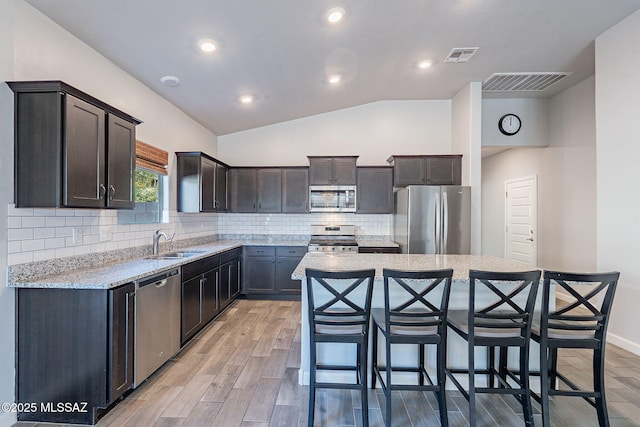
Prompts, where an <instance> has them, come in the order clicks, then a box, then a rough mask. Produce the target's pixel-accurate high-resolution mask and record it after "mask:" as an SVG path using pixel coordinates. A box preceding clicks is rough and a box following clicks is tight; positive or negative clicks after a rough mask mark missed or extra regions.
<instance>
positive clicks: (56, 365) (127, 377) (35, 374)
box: [16, 284, 135, 424]
mask: <svg viewBox="0 0 640 427" xmlns="http://www.w3.org/2000/svg"><path fill="white" fill-rule="evenodd" d="M16 295H17V302H16V307H17V312H16V324H17V328H16V331H17V332H16V333H17V336H16V341H17V345H16V347H17V364H16V376H17V403H19V404H22V405H21V406H22V408H23V409H24V411H22V412H19V413H18V420H19V421H40V422H52V423H73V424H95V423H96V422H97V421H98V419H99V418H100V417H101V416H102V415H103V414H104V413H105V412H106V408H108V407H109V406H110V405H111V404H112V403H114V402H115V401H116V400H118V399H119V398H120V397H121V396H122V395H123V394H124V393H125V392H126V391H127V390H129V389H130V388H131V386H132V384H133V334H134V315H135V306H134V304H135V288H134V285H133V284H127V285H123V286H121V287H118V288H114V289H18V290H17V293H16Z"/></svg>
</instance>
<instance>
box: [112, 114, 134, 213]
mask: <svg viewBox="0 0 640 427" xmlns="http://www.w3.org/2000/svg"><path fill="white" fill-rule="evenodd" d="M108 117H109V120H108V126H109V127H108V132H107V135H108V139H107V164H108V168H107V195H108V196H107V207H110V208H119V209H133V206H134V204H135V196H134V188H133V180H134V173H135V169H136V127H135V126H134V125H133V123H130V122H128V121H126V120H123V119H121V118H120V117H117V116H114V115H113V114H109V116H108Z"/></svg>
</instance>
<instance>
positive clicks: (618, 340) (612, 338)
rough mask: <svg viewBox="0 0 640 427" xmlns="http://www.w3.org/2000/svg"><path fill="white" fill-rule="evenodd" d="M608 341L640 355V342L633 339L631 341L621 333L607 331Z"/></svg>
mask: <svg viewBox="0 0 640 427" xmlns="http://www.w3.org/2000/svg"><path fill="white" fill-rule="evenodd" d="M607 342H608V343H611V344H614V345H617V346H618V347H621V348H623V349H625V350H627V351H630V352H631V353H633V354H635V355H636V356H640V344H638V343H636V342H633V341H629V340H628V339H626V338H622V337H621V336H620V335H616V334H612V333H611V332H607Z"/></svg>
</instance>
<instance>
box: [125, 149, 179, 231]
mask: <svg viewBox="0 0 640 427" xmlns="http://www.w3.org/2000/svg"><path fill="white" fill-rule="evenodd" d="M168 160H169V154H168V153H167V152H166V151H164V150H160V149H159V148H156V147H153V146H151V145H148V144H145V143H144V142H142V141H136V171H135V177H134V189H135V208H134V209H133V211H128V210H119V211H118V224H154V223H159V222H162V211H163V206H164V203H163V195H164V191H163V185H164V184H165V181H166V179H167V177H166V175H167V170H166V166H167V164H168Z"/></svg>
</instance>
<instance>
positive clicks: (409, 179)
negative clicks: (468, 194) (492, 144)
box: [387, 154, 462, 187]
mask: <svg viewBox="0 0 640 427" xmlns="http://www.w3.org/2000/svg"><path fill="white" fill-rule="evenodd" d="M387 162H389V163H390V164H392V165H393V185H394V186H396V187H404V186H407V185H460V184H462V155H458V154H452V155H433V156H391V157H389V159H387Z"/></svg>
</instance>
